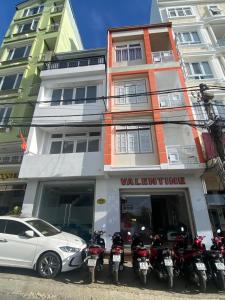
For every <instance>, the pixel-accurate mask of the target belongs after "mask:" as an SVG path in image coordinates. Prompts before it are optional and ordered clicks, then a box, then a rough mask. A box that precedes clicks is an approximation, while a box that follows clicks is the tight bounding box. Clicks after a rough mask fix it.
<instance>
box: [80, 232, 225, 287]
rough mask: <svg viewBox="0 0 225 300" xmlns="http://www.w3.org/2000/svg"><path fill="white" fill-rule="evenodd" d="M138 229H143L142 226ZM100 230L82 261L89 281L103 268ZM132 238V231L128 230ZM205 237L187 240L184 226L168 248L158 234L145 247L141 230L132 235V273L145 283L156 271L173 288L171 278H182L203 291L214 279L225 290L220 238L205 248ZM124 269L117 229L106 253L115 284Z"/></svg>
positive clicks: (121, 242) (223, 252)
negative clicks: (85, 266) (85, 265)
mask: <svg viewBox="0 0 225 300" xmlns="http://www.w3.org/2000/svg"><path fill="white" fill-rule="evenodd" d="M141 230H142V231H143V230H145V227H142V228H141ZM103 233H104V232H103V231H96V232H95V233H94V235H93V238H92V240H91V244H90V245H89V247H88V253H87V257H86V259H85V261H86V262H87V266H88V270H89V274H90V276H89V277H90V281H91V282H94V281H95V278H96V273H97V272H99V271H101V270H102V269H103V261H104V254H105V241H104V239H103V238H102V237H101V235H102V234H103ZM128 234H129V235H130V237H131V234H130V233H128ZM203 239H204V236H197V237H195V238H194V240H193V242H192V243H190V242H189V241H188V239H187V233H186V232H185V229H184V228H183V227H181V228H180V232H179V233H178V234H177V237H176V241H175V243H174V245H173V246H172V247H170V248H169V247H167V246H166V245H165V243H164V241H163V238H162V237H161V236H160V235H158V234H157V235H155V236H153V237H152V242H151V245H150V248H149V249H148V248H147V247H146V246H145V245H144V242H143V240H142V238H141V235H140V233H134V234H133V236H132V237H131V241H132V242H131V255H132V267H133V270H134V273H135V274H136V276H137V277H138V278H139V280H140V281H141V282H142V284H143V285H146V284H147V281H148V278H149V276H148V275H150V273H155V275H156V276H157V278H158V279H159V280H163V281H165V282H166V283H167V286H168V288H169V289H172V288H173V285H174V277H183V278H185V280H186V281H188V282H190V283H191V284H194V285H195V286H196V287H197V288H198V289H199V290H200V291H201V292H205V291H206V287H207V282H208V281H209V280H213V282H214V283H215V285H216V286H217V288H218V289H219V290H225V280H224V278H225V265H224V256H225V250H224V243H223V238H222V237H220V236H219V231H218V235H217V236H216V237H214V238H213V239H212V242H213V244H212V247H211V249H210V250H208V251H206V248H205V245H204V244H203ZM123 269H124V241H123V239H122V235H121V233H120V232H115V233H114V235H113V237H112V247H111V251H110V255H109V271H110V273H111V275H112V278H113V281H114V283H118V281H119V276H120V273H121V272H122V271H123Z"/></svg>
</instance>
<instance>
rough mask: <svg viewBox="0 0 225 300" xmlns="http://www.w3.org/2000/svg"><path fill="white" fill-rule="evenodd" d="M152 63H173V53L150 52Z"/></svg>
mask: <svg viewBox="0 0 225 300" xmlns="http://www.w3.org/2000/svg"><path fill="white" fill-rule="evenodd" d="M152 60H153V63H154V64H156V63H164V62H170V61H174V56H173V51H158V52H152Z"/></svg>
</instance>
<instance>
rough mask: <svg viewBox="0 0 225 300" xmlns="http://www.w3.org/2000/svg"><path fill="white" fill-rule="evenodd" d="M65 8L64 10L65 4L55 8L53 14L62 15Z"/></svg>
mask: <svg viewBox="0 0 225 300" xmlns="http://www.w3.org/2000/svg"><path fill="white" fill-rule="evenodd" d="M63 8H64V5H63V4H61V5H57V6H54V7H53V8H52V10H51V13H54V14H56V13H61V12H62V11H63Z"/></svg>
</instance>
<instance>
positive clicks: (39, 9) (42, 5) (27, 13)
mask: <svg viewBox="0 0 225 300" xmlns="http://www.w3.org/2000/svg"><path fill="white" fill-rule="evenodd" d="M37 7H38V11H37V13H35V14H31V13H30V12H31V10H32V9H34V8H37ZM44 7H45V6H44V4H40V5H37V6H33V7H29V8H25V9H24V11H23V16H22V17H23V18H25V17H30V16H34V15H37V14H40V13H42V12H43V10H44ZM41 8H42V10H41ZM26 11H27V12H26ZM25 12H26V14H25Z"/></svg>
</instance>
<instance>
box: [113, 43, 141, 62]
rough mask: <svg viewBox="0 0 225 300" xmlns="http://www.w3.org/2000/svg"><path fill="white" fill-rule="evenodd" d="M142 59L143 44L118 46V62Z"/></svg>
mask: <svg viewBox="0 0 225 300" xmlns="http://www.w3.org/2000/svg"><path fill="white" fill-rule="evenodd" d="M140 59H142V52H141V44H130V45H121V46H116V62H122V61H132V60H140Z"/></svg>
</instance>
